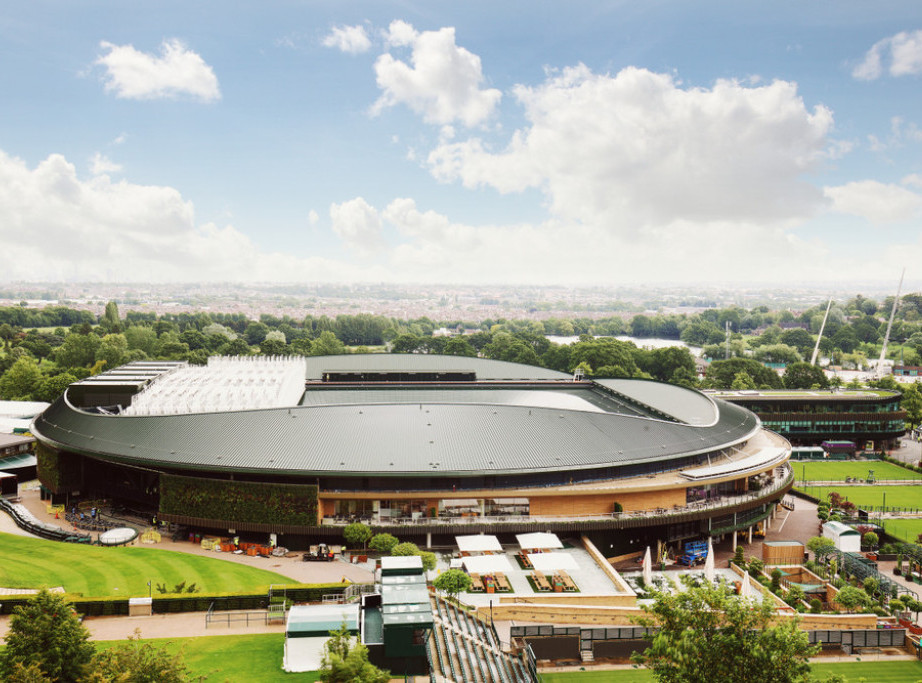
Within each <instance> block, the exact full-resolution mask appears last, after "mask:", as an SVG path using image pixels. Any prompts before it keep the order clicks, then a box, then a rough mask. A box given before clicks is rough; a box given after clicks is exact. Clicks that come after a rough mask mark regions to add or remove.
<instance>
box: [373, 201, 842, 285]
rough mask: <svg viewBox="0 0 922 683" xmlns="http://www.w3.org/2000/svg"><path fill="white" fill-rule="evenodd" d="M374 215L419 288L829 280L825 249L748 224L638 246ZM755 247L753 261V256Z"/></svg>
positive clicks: (395, 205)
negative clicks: (802, 275) (806, 275)
mask: <svg viewBox="0 0 922 683" xmlns="http://www.w3.org/2000/svg"><path fill="white" fill-rule="evenodd" d="M381 217H382V218H383V219H384V220H385V221H386V222H388V223H390V224H391V225H393V226H394V227H396V228H397V231H398V233H399V234H400V235H401V236H403V237H404V238H405V241H404V242H403V243H402V244H399V245H398V246H396V247H395V248H394V249H393V250H392V251H391V253H390V255H389V265H390V270H391V271H392V272H396V273H401V274H403V276H404V279H412V280H415V281H422V282H426V281H429V282H496V283H506V284H522V283H546V284H574V283H579V284H600V283H604V284H611V283H615V282H617V283H626V282H634V283H638V282H649V281H651V280H656V281H660V282H663V281H669V282H682V281H685V282H688V281H707V280H733V279H737V280H745V281H754V280H758V279H764V280H770V281H771V280H774V279H775V278H777V277H778V274H779V273H788V272H792V271H794V272H796V269H798V268H800V269H806V268H810V272H811V273H813V274H816V275H817V277H822V276H826V277H830V276H834V273H824V272H822V271H823V269H824V267H825V265H824V264H825V263H827V262H828V261H829V260H828V259H827V258H826V256H827V252H826V249H825V248H824V247H823V246H822V245H820V244H816V243H810V242H805V241H803V240H800V239H797V238H796V237H793V236H791V235H790V234H788V233H787V232H786V231H785V230H784V229H782V228H780V227H775V228H766V227H765V226H762V225H756V224H753V223H738V222H734V223H729V222H719V221H714V222H708V223H694V224H693V223H690V222H688V221H675V222H673V223H669V224H664V225H661V226H657V228H656V229H654V230H651V232H650V233H649V234H648V235H647V236H646V237H645V238H644V239H637V238H636V236H634V235H624V236H622V235H617V234H614V233H612V232H610V231H607V230H606V229H605V228H604V227H600V226H590V225H586V224H580V223H564V222H561V221H559V220H554V219H551V220H549V221H546V222H544V223H541V224H535V225H530V224H511V225H479V226H471V225H464V224H459V223H453V222H452V221H451V220H450V219H449V218H448V217H447V216H445V215H442V214H440V213H437V212H434V211H421V210H419V209H418V208H417V205H416V202H415V201H414V200H412V199H409V198H401V199H395V200H393V201H392V202H391V203H390V204H389V205H388V206H387V207H386V208H385V209H384V210H383V211H382V212H381ZM754 245H758V258H757V259H753V258H751V254H752V251H753V248H754ZM741 255H746V256H741ZM830 270H832V269H830Z"/></svg>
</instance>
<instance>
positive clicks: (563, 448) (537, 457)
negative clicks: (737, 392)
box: [34, 354, 761, 476]
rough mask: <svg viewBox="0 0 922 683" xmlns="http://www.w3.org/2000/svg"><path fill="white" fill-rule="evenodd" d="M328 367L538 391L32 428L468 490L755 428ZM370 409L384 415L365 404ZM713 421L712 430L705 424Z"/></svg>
mask: <svg viewBox="0 0 922 683" xmlns="http://www.w3.org/2000/svg"><path fill="white" fill-rule="evenodd" d="M388 361H390V364H389V363H388ZM333 367H336V368H349V369H351V370H355V371H361V368H363V367H373V368H375V369H376V371H377V370H380V371H382V372H386V371H387V370H388V368H398V370H399V371H405V370H406V371H420V372H424V371H428V370H430V369H438V368H439V367H441V368H442V369H444V368H452V369H458V370H461V371H464V372H474V373H476V375H477V379H478V381H482V380H484V378H489V379H487V380H486V381H492V380H493V379H497V378H503V379H516V380H522V381H523V382H524V381H526V380H529V379H530V380H531V382H532V384H527V382H526V383H525V384H523V385H522V386H521V387H516V390H518V391H520V392H521V395H520V396H518V397H515V396H512V395H510V394H504V393H502V392H503V391H505V390H503V389H495V388H492V389H482V390H481V391H480V401H479V402H473V399H472V396H471V394H476V393H477V390H476V389H472V386H473V385H472V384H471V383H469V382H458V383H456V384H454V385H451V386H449V385H447V384H440V385H439V388H438V391H437V392H435V393H433V394H431V395H428V396H424V395H423V394H421V393H418V392H422V391H424V390H423V389H419V388H416V387H414V388H411V389H408V390H406V391H409V392H410V393H404V391H403V390H401V389H399V388H393V389H386V388H381V387H380V385H379V384H376V383H372V384H368V385H364V386H363V387H360V388H359V387H356V388H353V389H350V390H349V391H351V392H352V393H351V394H350V395H351V396H353V397H354V400H353V401H352V402H351V403H340V402H339V401H340V400H341V394H343V393H344V392H345V391H346V390H345V389H342V390H338V389H335V390H332V393H329V392H331V390H329V389H326V388H324V385H321V384H318V385H308V386H309V388H308V391H307V394H312V388H313V387H315V386H316V387H317V391H316V395H317V396H320V397H323V396H325V397H326V400H318V401H317V402H314V401H313V400H305V401H304V403H305V405H301V406H293V407H290V408H271V409H259V410H244V411H229V412H205V413H192V414H178V415H156V416H146V415H145V416H133V415H105V414H99V413H96V412H89V411H85V410H80V409H78V408H75V407H73V406H72V405H70V404H69V403H68V402H67V401H66V400H59V401H58V402H56V403H55V404H54V405H53V406H52V407H51V408H49V409H48V410H47V411H46V412H45V413H43V414H42V415H41V416H40V417H39V418H37V419H36V421H35V424H34V430H35V432H36V435H37V436H39V438H41V439H42V440H44V441H46V442H50V443H51V444H52V445H55V446H58V447H60V448H65V449H68V450H72V451H76V452H81V453H85V454H88V455H98V456H100V457H103V458H105V459H111V460H115V461H120V462H127V463H137V464H158V465H163V466H170V467H175V468H178V469H192V470H209V471H214V470H232V471H252V472H270V473H278V474H297V475H304V474H317V475H321V474H324V475H333V474H335V475H343V476H350V475H351V476H369V475H371V476H395V475H406V476H432V475H436V476H445V475H458V476H465V475H467V476H473V475H483V474H498V473H532V472H540V471H560V470H567V469H591V468H597V467H600V466H607V465H624V464H630V463H632V462H638V461H650V460H663V459H670V458H676V457H682V456H685V455H689V454H692V453H699V452H708V451H713V450H716V449H720V448H724V447H726V446H729V445H733V444H736V443H739V442H741V441H743V440H746V439H748V438H750V437H751V436H752V435H753V434H755V433H756V432H757V431H758V430H759V429H760V427H761V423H760V422H759V420H758V418H757V417H756V416H754V415H753V414H752V413H750V412H749V411H747V410H745V409H743V408H741V407H738V406H734V405H731V404H728V403H723V402H716V401H713V400H712V399H711V398H709V397H705V396H703V395H702V394H700V393H698V392H695V391H693V390H690V389H684V388H682V387H678V386H673V385H666V384H658V383H654V382H648V381H644V380H618V381H616V382H609V381H606V382H604V383H600V385H603V386H602V387H601V388H600V387H599V386H597V385H593V384H592V383H588V382H586V383H574V382H572V381H567V380H569V376H567V375H564V374H562V373H556V372H552V371H548V370H544V369H542V368H535V367H531V366H525V365H515V364H512V363H501V362H498V361H489V360H484V359H478V358H462V357H439V356H426V355H396V354H370V355H356V356H329V357H319V358H310V359H308V370H307V373H308V376H311V373H315V374H316V375H322V373H323V372H326V371H327V369H329V368H333ZM547 380H552V381H550V382H548V381H547ZM604 385H607V386H604ZM555 386H556V387H557V389H556V390H555V389H554V387H555ZM555 391H561V392H564V393H562V394H561V396H564V395H566V394H567V393H570V394H571V396H570V397H569V398H567V399H566V400H564V401H561V400H560V397H557V398H554V399H553V400H550V401H549V400H548V397H547V394H550V393H553V392H555ZM414 392H417V393H414ZM497 392H498V393H497ZM613 392H614V393H613ZM388 394H389V395H388ZM365 396H367V397H369V398H371V399H372V401H377V400H380V402H374V403H368V402H365V401H363V400H362V398H363V397H365ZM409 398H412V401H409V400H408V399H409ZM424 398H427V399H428V400H423V399H424ZM331 399H334V400H333V402H332V403H331V402H330V400H331ZM526 399H527V400H526ZM651 404H653V405H651ZM599 407H601V408H603V410H598V409H597V408H599ZM708 414H709V415H710V416H712V419H711V421H710V423H708V424H703V423H704V422H705V417H706V416H707V415H708ZM682 418H685V419H686V420H688V422H692V423H691V424H689V423H688V422H685V421H683V419H682Z"/></svg>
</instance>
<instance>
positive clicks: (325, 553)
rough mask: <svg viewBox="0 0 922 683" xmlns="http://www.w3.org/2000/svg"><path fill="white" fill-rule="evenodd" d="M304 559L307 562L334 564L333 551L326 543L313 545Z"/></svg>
mask: <svg viewBox="0 0 922 683" xmlns="http://www.w3.org/2000/svg"><path fill="white" fill-rule="evenodd" d="M303 559H304V561H305V562H332V561H333V549H332V548H330V546H328V545H327V544H326V543H321V544H320V545H312V546H310V548H309V549H308V551H307V552H306V553H304V558H303Z"/></svg>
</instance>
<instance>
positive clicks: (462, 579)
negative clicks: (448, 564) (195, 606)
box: [432, 569, 471, 598]
mask: <svg viewBox="0 0 922 683" xmlns="http://www.w3.org/2000/svg"><path fill="white" fill-rule="evenodd" d="M432 585H433V586H435V589H436V590H440V591H442V592H443V593H448V595H449V596H451V597H452V598H454V597H456V596H457V595H458V593H463V592H464V591H466V590H469V589H470V587H471V577H470V576H469V575H468V574H467V572H465V571H463V570H461V569H449V570H447V571H444V572H442V573H441V574H439V575H438V576H437V577H435V581H433V582H432Z"/></svg>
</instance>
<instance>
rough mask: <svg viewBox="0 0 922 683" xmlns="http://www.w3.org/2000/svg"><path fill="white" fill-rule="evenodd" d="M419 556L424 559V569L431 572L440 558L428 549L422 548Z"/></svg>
mask: <svg viewBox="0 0 922 683" xmlns="http://www.w3.org/2000/svg"><path fill="white" fill-rule="evenodd" d="M419 558H420V559H421V560H422V561H423V571H425V572H431V571H432V570H433V569H435V567H436V565H437V564H438V558H437V557H436V556H435V553H431V552H429V551H428V550H420V551H419Z"/></svg>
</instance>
